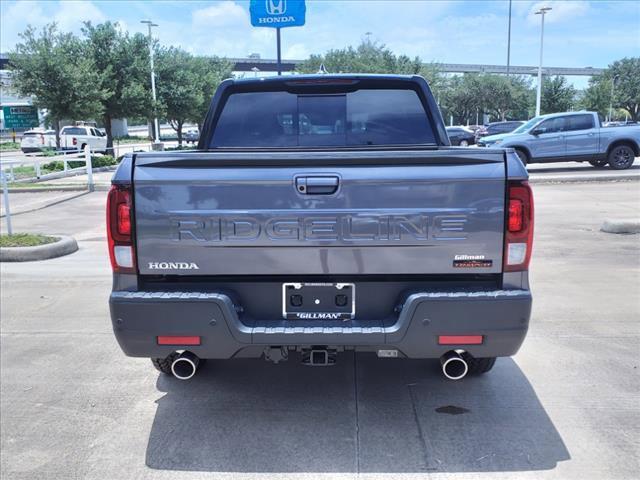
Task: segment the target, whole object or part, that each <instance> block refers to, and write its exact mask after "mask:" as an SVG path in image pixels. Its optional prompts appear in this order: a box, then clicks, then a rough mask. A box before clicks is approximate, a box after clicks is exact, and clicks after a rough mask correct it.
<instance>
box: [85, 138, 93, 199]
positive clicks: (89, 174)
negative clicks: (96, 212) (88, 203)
mask: <svg viewBox="0 0 640 480" xmlns="http://www.w3.org/2000/svg"><path fill="white" fill-rule="evenodd" d="M84 159H85V161H86V162H87V183H88V185H89V191H90V192H93V190H94V186H93V167H92V165H91V149H89V145H85V147H84Z"/></svg>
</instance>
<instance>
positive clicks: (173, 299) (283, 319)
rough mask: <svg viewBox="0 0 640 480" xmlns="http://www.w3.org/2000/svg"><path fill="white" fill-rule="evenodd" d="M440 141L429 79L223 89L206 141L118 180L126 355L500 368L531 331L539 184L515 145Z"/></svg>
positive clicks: (118, 263) (189, 371) (113, 247)
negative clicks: (533, 183)
mask: <svg viewBox="0 0 640 480" xmlns="http://www.w3.org/2000/svg"><path fill="white" fill-rule="evenodd" d="M449 145H450V142H449V138H448V137H447V134H446V131H445V125H444V122H443V121H442V117H441V115H440V111H439V109H438V107H437V104H436V102H435V99H434V97H433V95H432V93H431V90H430V89H429V87H428V85H427V82H426V81H425V80H424V79H423V78H422V77H419V76H395V75H357V74H352V75H330V74H324V75H296V76H274V77H268V78H260V79H255V80H254V79H241V80H240V79H239V80H233V79H231V80H225V81H224V82H222V83H221V84H220V86H219V88H218V90H217V92H216V94H215V96H214V97H213V102H212V104H211V106H210V109H209V112H208V114H207V116H206V118H205V120H204V128H203V130H202V132H201V135H200V140H199V143H198V149H197V150H196V151H192V152H145V153H134V154H127V155H125V156H124V158H123V159H122V161H121V163H120V165H119V167H118V169H117V171H116V172H115V174H114V177H113V180H112V184H113V186H112V188H111V190H110V192H109V195H108V200H107V219H108V220H107V222H108V226H107V232H108V233H107V237H108V248H109V252H110V257H111V265H112V268H113V274H114V279H113V284H112V285H113V287H112V288H113V289H112V293H111V296H110V309H111V319H112V324H113V331H114V333H115V336H116V338H117V340H118V343H119V345H120V347H121V348H122V350H123V351H124V352H125V353H126V354H127V355H130V356H134V357H147V358H151V359H152V362H153V365H154V366H155V367H156V368H157V369H158V370H159V371H161V372H163V373H165V374H169V375H171V374H173V375H174V376H176V377H177V378H179V379H182V380H186V379H189V378H191V377H192V376H193V375H194V374H195V373H196V370H197V368H198V365H199V363H200V359H207V358H212V359H230V358H234V357H254V358H259V357H264V358H265V359H266V360H270V361H273V362H274V363H278V362H281V361H284V360H287V359H288V358H290V353H295V352H299V353H300V357H301V359H302V362H303V363H305V364H308V365H312V366H327V365H332V364H333V363H335V362H336V361H338V356H337V352H339V351H345V350H347V351H348V350H351V351H358V352H361V351H370V352H375V353H377V355H378V357H380V358H396V357H408V358H421V359H424V358H440V359H441V365H442V370H443V373H444V375H445V376H446V377H447V378H449V379H452V380H457V379H461V378H463V377H464V376H465V375H466V374H467V373H473V374H479V373H484V372H487V371H489V370H490V369H491V368H492V367H493V365H494V362H495V359H496V357H500V356H510V355H514V354H515V353H516V352H517V351H518V349H519V348H520V345H521V344H522V342H523V340H524V338H525V335H526V332H527V328H528V323H529V316H530V312H531V291H530V289H529V280H528V270H529V259H530V257H531V248H532V239H533V200H532V193H531V189H530V187H529V185H528V183H527V178H528V175H527V171H526V169H525V168H524V166H523V165H522V163H521V162H520V161H519V160H518V157H517V156H516V155H515V153H514V152H507V151H505V150H503V149H486V150H485V151H479V150H478V149H471V148H469V149H461V148H450V146H449ZM507 212H508V214H507ZM291 356H293V355H291ZM216 368H217V369H220V368H223V367H220V366H218V367H216Z"/></svg>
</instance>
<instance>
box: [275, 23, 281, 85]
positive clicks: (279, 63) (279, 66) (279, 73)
mask: <svg viewBox="0 0 640 480" xmlns="http://www.w3.org/2000/svg"><path fill="white" fill-rule="evenodd" d="M280 30H281V29H280V27H278V28H276V38H277V39H278V75H282V55H281V51H282V49H281V45H280Z"/></svg>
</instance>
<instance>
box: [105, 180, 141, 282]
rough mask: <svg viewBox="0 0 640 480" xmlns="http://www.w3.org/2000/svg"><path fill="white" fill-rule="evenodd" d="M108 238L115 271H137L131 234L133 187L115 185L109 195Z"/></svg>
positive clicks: (112, 265)
mask: <svg viewBox="0 0 640 480" xmlns="http://www.w3.org/2000/svg"><path fill="white" fill-rule="evenodd" d="M107 239H108V241H109V257H110V258H111V267H112V268H113V271H114V272H120V273H135V271H136V268H135V252H134V250H133V241H132V236H131V187H130V186H128V185H127V186H125V185H113V186H112V187H111V190H109V196H108V197H107Z"/></svg>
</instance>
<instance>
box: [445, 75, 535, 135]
mask: <svg viewBox="0 0 640 480" xmlns="http://www.w3.org/2000/svg"><path fill="white" fill-rule="evenodd" d="M442 103H443V110H444V113H445V118H448V117H449V116H453V118H454V123H458V124H465V123H467V122H469V123H473V122H475V121H476V118H478V121H480V119H481V118H482V116H483V114H488V115H490V116H491V117H493V118H494V119H496V120H504V119H507V118H516V119H520V118H528V110H529V106H530V104H531V89H530V86H529V82H528V81H527V80H526V79H524V78H521V77H516V76H512V77H509V78H507V77H505V76H501V75H491V74H477V73H469V74H464V75H456V76H454V77H451V78H450V79H449V81H448V82H447V84H446V86H445V87H444V95H443V101H442Z"/></svg>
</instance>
